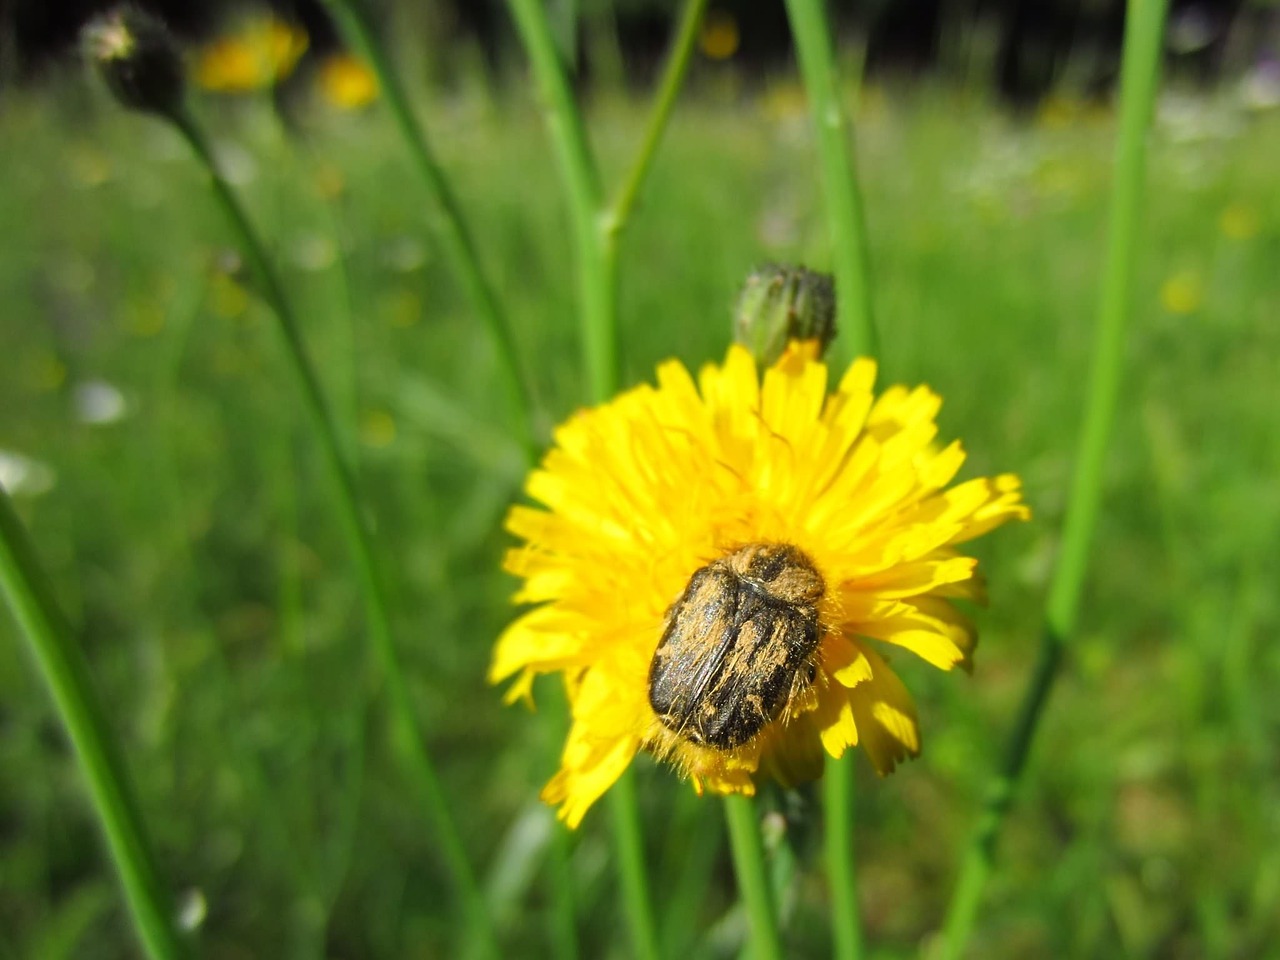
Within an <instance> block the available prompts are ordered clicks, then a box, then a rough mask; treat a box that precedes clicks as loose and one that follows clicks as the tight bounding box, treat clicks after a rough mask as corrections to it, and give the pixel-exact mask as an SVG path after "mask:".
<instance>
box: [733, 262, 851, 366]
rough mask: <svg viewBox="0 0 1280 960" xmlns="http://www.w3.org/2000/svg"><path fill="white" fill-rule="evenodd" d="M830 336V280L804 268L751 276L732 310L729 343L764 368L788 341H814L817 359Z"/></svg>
mask: <svg viewBox="0 0 1280 960" xmlns="http://www.w3.org/2000/svg"><path fill="white" fill-rule="evenodd" d="M835 335H836V293H835V281H834V280H833V279H832V277H831V276H830V274H826V273H815V272H814V271H812V270H806V269H805V268H804V267H790V266H782V265H779V264H773V263H770V264H765V265H764V266H762V267H757V268H756V269H755V270H753V271H751V275H750V276H748V277H747V280H746V282H745V283H744V284H743V285H742V292H741V293H739V294H738V303H737V306H736V307H735V308H734V318H733V338H734V340H735V341H736V342H738V343H740V344H742V345H743V346H744V347H746V348H747V349H748V350H750V351H751V352H752V353H753V354H755V358H756V362H757V363H759V364H761V365H762V366H768V365H769V364H771V363H773V362H774V361H775V360H777V359H778V357H780V356H781V355H782V351H783V350H784V349H785V348H786V346H787V341H789V340H817V341H818V355H819V356H821V355H822V354H823V353H825V352H826V349H827V346H828V345H829V344H830V343H831V341H832V340H833V339H834V338H835Z"/></svg>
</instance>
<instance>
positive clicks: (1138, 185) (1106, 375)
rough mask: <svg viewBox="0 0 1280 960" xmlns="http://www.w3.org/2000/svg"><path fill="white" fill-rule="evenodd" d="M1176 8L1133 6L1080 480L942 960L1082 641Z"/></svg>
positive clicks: (953, 949) (959, 934)
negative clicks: (1156, 110) (1060, 679)
mask: <svg viewBox="0 0 1280 960" xmlns="http://www.w3.org/2000/svg"><path fill="white" fill-rule="evenodd" d="M1167 3H1168V0H1129V4H1128V15H1127V21H1126V24H1125V35H1124V52H1123V57H1122V62H1121V73H1120V131H1119V139H1118V141H1117V145H1116V173H1115V183H1114V186H1113V187H1112V196H1111V212H1110V218H1109V222H1108V225H1107V248H1106V258H1105V261H1104V272H1103V281H1102V291H1101V299H1100V306H1099V311H1098V322H1097V327H1096V328H1095V333H1094V347H1093V360H1092V366H1091V371H1090V379H1089V387H1088V391H1087V393H1086V396H1085V413H1084V424H1083V427H1082V430H1081V437H1080V447H1079V454H1078V456H1077V458H1076V464H1075V471H1074V475H1073V477H1072V484H1071V496H1070V499H1069V501H1068V507H1067V515H1066V522H1065V525H1064V529H1063V534H1062V553H1061V555H1060V557H1059V559H1058V564H1057V566H1056V568H1055V570H1054V573H1053V580H1052V582H1051V584H1050V587H1049V598H1048V601H1047V603H1046V606H1045V629H1044V632H1043V635H1042V638H1041V645H1040V655H1039V659H1038V661H1037V663H1036V667H1035V671H1034V673H1033V674H1032V677H1031V680H1030V683H1029V685H1028V687H1027V692H1026V694H1025V696H1024V699H1023V703H1022V708H1021V710H1020V712H1019V715H1018V722H1017V724H1016V725H1015V727H1014V729H1013V732H1012V734H1011V735H1010V738H1009V742H1008V744H1007V750H1006V754H1005V760H1004V764H1003V767H1002V768H1001V770H1000V772H999V774H998V775H997V776H996V778H995V779H994V781H993V782H992V784H991V787H990V790H989V793H988V796H987V801H986V807H985V809H984V811H983V813H982V816H981V817H980V818H979V821H978V824H977V827H976V829H975V830H974V834H973V837H972V839H971V841H970V843H969V847H968V850H967V852H966V854H965V858H964V862H963V864H962V866H961V871H960V879H959V881H958V882H957V885H956V890H955V893H954V895H953V897H952V901H951V907H950V909H949V911H948V914H947V922H946V927H945V930H944V937H943V939H944V956H947V957H959V956H960V955H961V953H962V951H963V950H964V946H965V944H966V942H967V941H968V938H969V933H970V931H971V930H972V928H973V921H974V918H975V916H976V915H977V910H978V904H979V902H980V900H981V896H982V888H983V886H984V884H985V883H986V879H987V876H988V874H989V873H990V872H991V865H992V861H993V859H994V856H995V843H996V838H997V836H998V834H999V831H1000V826H1001V823H1002V822H1003V819H1004V815H1005V813H1006V812H1007V811H1008V808H1009V805H1010V803H1011V802H1012V798H1013V795H1014V792H1015V790H1016V788H1017V785H1018V782H1019V779H1020V778H1021V775H1022V771H1023V768H1024V767H1025V765H1026V760H1027V754H1028V752H1029V750H1030V747H1031V742H1032V738H1033V736H1034V734H1035V730H1036V727H1037V726H1038V724H1039V721H1040V717H1041V715H1042V713H1043V711H1044V706H1045V703H1046V701H1047V699H1048V695H1049V691H1050V689H1051V687H1052V686H1053V681H1054V678H1055V676H1056V675H1057V670H1058V666H1059V664H1060V663H1061V661H1062V655H1063V645H1064V643H1065V642H1066V640H1067V639H1068V638H1069V637H1071V636H1072V635H1073V634H1074V633H1075V629H1076V623H1077V619H1078V616H1079V612H1080V597H1081V592H1082V590H1083V588H1084V580H1085V574H1086V572H1087V569H1088V561H1089V546H1090V542H1091V540H1092V538H1093V531H1094V527H1095V526H1096V524H1097V517H1098V509H1099V503H1100V501H1101V495H1102V470H1103V465H1104V463H1105V460H1106V452H1107V444H1108V441H1109V439H1110V435H1111V428H1112V424H1113V423H1114V421H1115V415H1116V406H1117V401H1118V398H1119V393H1120V375H1121V372H1122V368H1123V355H1124V337H1125V329H1126V327H1127V325H1128V322H1129V316H1130V314H1131V313H1132V310H1133V306H1132V291H1133V277H1134V266H1135V262H1136V259H1137V252H1138V218H1139V212H1140V204H1141V199H1142V189H1143V180H1144V173H1145V167H1146V133H1147V128H1148V126H1149V124H1150V121H1151V115H1152V110H1153V107H1154V104H1155V96H1156V87H1157V84H1158V79H1159V73H1160V49H1161V47H1160V45H1161V38H1162V37H1163V35H1164V21H1165V13H1166V9H1167Z"/></svg>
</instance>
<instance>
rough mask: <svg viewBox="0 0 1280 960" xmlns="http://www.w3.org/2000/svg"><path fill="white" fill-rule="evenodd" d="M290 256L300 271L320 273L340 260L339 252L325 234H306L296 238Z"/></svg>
mask: <svg viewBox="0 0 1280 960" xmlns="http://www.w3.org/2000/svg"><path fill="white" fill-rule="evenodd" d="M289 256H290V259H291V260H292V261H293V263H294V265H295V266H297V268H298V269H299V270H305V271H307V272H308V273H319V272H320V271H321V270H326V269H328V268H329V267H331V266H333V262H334V261H335V260H337V259H338V251H337V249H336V248H335V247H334V245H333V241H332V240H330V239H329V238H328V237H326V236H324V235H323V234H319V233H304V234H300V235H299V236H297V237H296V238H294V241H293V245H292V246H291V247H290V249H289Z"/></svg>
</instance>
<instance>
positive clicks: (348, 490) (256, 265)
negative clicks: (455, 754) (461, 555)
mask: <svg viewBox="0 0 1280 960" xmlns="http://www.w3.org/2000/svg"><path fill="white" fill-rule="evenodd" d="M171 119H172V120H173V122H174V124H175V125H176V126H177V128H178V129H179V130H180V131H181V132H182V134H183V136H184V137H185V138H186V140H187V142H188V143H189V144H190V146H191V148H192V150H193V152H194V153H195V154H196V156H197V157H198V158H199V160H200V162H201V163H202V164H203V165H204V167H205V168H206V170H207V172H208V174H209V178H210V183H211V185H212V187H213V193H214V196H215V197H216V198H217V200H218V202H219V204H220V205H221V207H222V209H223V211H224V213H226V215H227V219H228V220H229V221H230V223H231V225H232V226H233V227H234V228H235V231H236V235H237V237H238V238H239V240H240V244H241V248H242V253H243V254H244V256H245V258H246V260H247V261H248V264H249V267H250V269H251V270H252V272H253V274H254V276H255V277H256V279H257V281H258V283H259V284H260V287H261V292H262V294H263V296H264V297H265V298H266V301H267V303H268V304H269V305H270V307H271V309H272V311H273V312H274V314H275V316H276V319H277V321H278V322H279V328H280V333H281V335H282V339H283V341H284V345H285V348H286V349H285V355H286V357H287V359H288V361H289V366H290V370H291V371H292V373H293V375H294V378H295V379H296V380H297V383H298V389H299V394H300V397H301V400H302V407H303V410H304V411H305V413H306V415H307V419H308V421H309V423H310V426H311V429H312V432H313V433H314V434H315V436H316V438H317V439H318V440H319V442H320V447H321V451H322V453H323V459H324V463H325V466H326V468H327V469H328V472H329V473H330V475H331V478H332V480H333V485H334V491H335V493H336V497H335V503H336V505H337V508H338V517H339V520H340V524H341V527H342V531H343V534H344V535H345V537H346V539H347V542H348V545H349V547H350V549H351V552H352V555H353V558H354V560H355V563H356V569H357V574H358V577H359V583H360V593H361V596H362V598H363V600H364V608H365V616H366V618H367V620H368V623H369V633H370V637H371V640H372V642H373V648H374V651H375V653H376V655H377V657H378V661H379V666H380V668H381V672H382V681H383V683H384V684H385V685H386V693H387V700H388V703H389V706H390V708H391V714H392V725H393V736H394V744H395V747H396V748H397V750H398V752H399V755H400V756H401V758H402V759H403V761H404V762H405V764H406V767H407V770H408V771H409V773H410V774H411V775H412V776H413V778H414V780H415V786H416V787H417V788H418V789H419V791H420V793H421V795H422V798H423V800H424V802H425V804H426V807H427V813H428V815H429V816H430V817H431V820H432V822H433V825H434V827H435V833H436V839H437V841H438V842H439V844H440V846H441V852H442V854H443V856H444V859H445V863H446V866H447V868H448V870H449V872H450V874H451V875H452V879H453V882H454V885H455V887H456V888H457V891H458V895H459V897H460V898H461V899H462V901H463V906H464V909H465V910H466V913H467V920H468V925H469V927H470V931H471V933H472V934H473V936H474V937H475V938H476V939H477V940H478V941H480V942H481V943H482V944H484V945H486V946H487V948H488V949H489V951H490V952H491V953H492V952H496V944H495V943H494V941H493V932H492V930H491V928H490V926H489V922H488V917H487V914H486V912H485V909H484V902H483V899H482V897H481V894H480V890H479V887H478V886H477V884H476V881H475V875H474V874H473V873H472V870H471V865H470V862H469V860H468V859H467V855H466V851H465V849H464V847H463V845H462V840H461V837H460V836H459V834H458V830H457V828H456V826H455V825H454V822H453V817H452V815H451V814H450V812H449V809H448V803H447V801H446V797H445V792H444V789H443V787H442V786H441V783H440V780H439V777H438V776H437V774H436V772H435V765H434V764H433V763H432V761H431V757H430V755H429V754H428V752H427V747H426V743H425V742H424V740H423V738H422V734H421V731H420V730H419V729H418V722H417V718H416V715H415V712H414V707H413V699H412V697H411V695H410V693H409V687H408V683H407V681H406V679H405V675H404V670H403V669H402V667H401V664H400V655H399V653H398V652H397V651H396V647H395V642H394V640H393V639H392V636H391V626H390V617H389V614H388V610H387V601H386V594H385V589H384V586H383V582H382V578H381V575H380V574H379V572H378V568H377V563H376V560H375V557H374V552H373V544H372V537H371V535H370V533H369V530H368V528H367V526H366V521H365V518H364V516H363V514H362V513H361V510H360V504H359V498H358V494H357V489H356V480H355V472H354V470H353V469H352V467H351V465H350V464H349V463H348V462H347V459H346V456H345V454H344V453H343V449H342V445H341V442H340V440H339V437H338V430H337V427H336V426H335V424H334V420H333V416H332V414H331V412H330V410H329V407H328V404H327V403H326V401H325V398H324V393H323V391H322V389H321V386H320V380H319V377H318V376H317V374H316V371H315V367H314V365H313V364H312V362H311V359H310V357H309V356H308V354H307V351H306V346H305V344H304V343H303V340H302V331H301V328H300V327H299V324H298V321H297V317H296V316H295V314H294V312H293V307H292V305H291V304H290V302H289V299H288V298H287V297H286V296H285V293H284V287H283V285H282V284H281V283H280V279H279V277H278V275H277V274H276V271H275V268H274V266H273V265H272V262H271V259H270V257H269V256H268V255H267V252H266V248H265V247H264V246H263V244H262V241H261V239H260V238H259V236H258V234H257V231H256V230H254V228H253V225H252V223H251V222H250V220H249V218H248V215H247V213H246V212H245V210H244V208H243V207H242V206H241V204H240V202H239V200H238V199H237V198H236V195H235V193H234V192H233V191H232V189H231V187H230V185H229V184H228V183H227V182H226V180H224V179H223V178H222V176H221V174H220V173H219V172H218V169H217V165H216V164H215V162H214V160H213V155H212V153H211V152H210V149H209V144H208V142H207V141H206V140H205V137H204V134H203V133H202V132H201V130H200V128H199V127H198V126H197V125H196V123H195V120H194V118H192V116H191V115H190V113H189V112H186V111H182V112H179V113H177V114H176V115H174V116H173V117H172V118H171Z"/></svg>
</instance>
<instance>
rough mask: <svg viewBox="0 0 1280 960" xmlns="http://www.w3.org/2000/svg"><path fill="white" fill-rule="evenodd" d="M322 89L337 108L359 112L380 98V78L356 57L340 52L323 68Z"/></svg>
mask: <svg viewBox="0 0 1280 960" xmlns="http://www.w3.org/2000/svg"><path fill="white" fill-rule="evenodd" d="M320 89H321V91H322V92H323V93H324V97H325V99H326V100H328V101H329V103H331V104H333V105H334V106H335V107H340V108H342V109H344V110H358V109H359V108H360V107H366V106H368V105H369V104H371V103H372V102H373V101H374V100H376V99H377V97H378V78H377V77H375V76H374V75H373V71H372V70H370V69H369V68H368V67H367V66H365V65H364V63H362V62H361V61H359V60H357V59H356V58H355V57H353V56H351V55H350V54H346V53H340V54H336V55H335V56H332V57H329V58H328V59H327V60H325V62H324V66H322V67H321V68H320Z"/></svg>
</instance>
